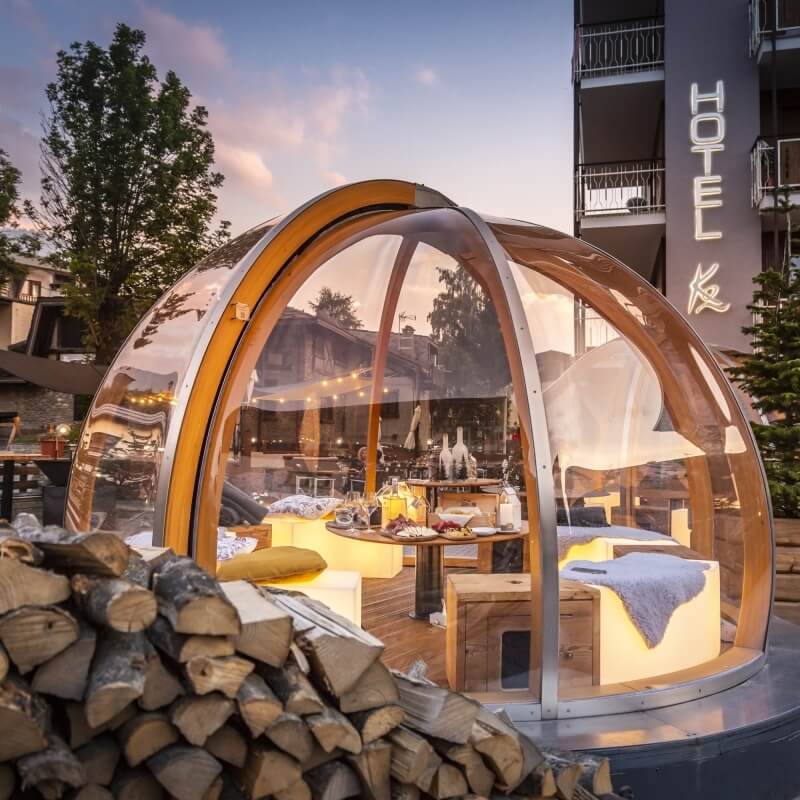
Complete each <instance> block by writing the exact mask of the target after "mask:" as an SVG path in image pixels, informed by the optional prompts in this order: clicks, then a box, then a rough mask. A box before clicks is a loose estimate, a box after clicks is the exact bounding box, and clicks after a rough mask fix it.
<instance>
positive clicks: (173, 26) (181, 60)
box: [139, 3, 231, 73]
mask: <svg viewBox="0 0 800 800" xmlns="http://www.w3.org/2000/svg"><path fill="white" fill-rule="evenodd" d="M139 13H140V15H141V18H142V23H143V27H144V31H145V33H146V34H147V49H148V51H149V52H151V53H152V54H153V57H154V58H153V60H154V61H155V63H156V65H157V66H159V69H160V70H164V69H176V70H177V69H179V68H188V69H190V70H193V71H194V70H197V71H199V72H202V73H217V72H220V71H223V72H227V71H228V70H230V68H231V60H230V58H229V56H228V52H227V49H226V48H225V45H224V43H223V42H222V39H221V36H220V31H219V30H218V29H217V28H212V27H211V26H209V25H193V24H191V23H189V22H184V21H183V20H182V19H179V18H178V17H176V16H173V15H172V14H169V13H167V12H166V11H162V10H161V9H159V8H156V7H155V6H149V5H145V4H144V3H142V4H140V5H139Z"/></svg>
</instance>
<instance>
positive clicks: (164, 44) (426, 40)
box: [0, 0, 572, 234]
mask: <svg viewBox="0 0 800 800" xmlns="http://www.w3.org/2000/svg"><path fill="white" fill-rule="evenodd" d="M0 8H1V9H2V13H0V17H2V25H1V26H0V148H2V149H5V150H6V151H7V152H8V154H9V155H10V157H11V159H12V161H13V162H14V163H15V165H16V166H17V167H18V168H19V169H21V170H22V172H23V183H22V194H23V196H24V197H26V198H30V199H31V200H34V201H36V199H37V198H38V192H39V189H38V186H39V167H38V140H39V135H40V129H41V120H42V114H43V113H45V112H46V100H45V96H44V88H45V85H46V84H47V82H48V81H50V80H52V79H53V78H54V76H55V64H56V53H57V51H58V50H59V49H62V48H66V47H67V46H68V45H69V44H70V43H71V42H73V41H76V40H79V41H86V40H89V39H91V40H93V41H95V42H97V43H99V44H101V45H103V46H107V45H108V43H109V41H110V39H111V36H112V34H113V31H114V27H115V25H116V24H117V23H118V22H125V23H127V24H129V25H131V26H134V27H137V28H141V29H142V30H144V31H145V33H146V35H147V45H146V52H147V53H148V55H149V56H150V58H151V59H152V61H153V63H154V64H155V66H156V68H157V70H158V73H159V75H160V76H161V75H163V74H164V73H165V72H166V70H168V69H172V70H174V71H175V72H176V73H177V74H178V76H179V77H180V78H181V80H182V81H183V82H184V83H185V84H186V85H187V86H188V87H189V89H190V90H191V92H192V94H193V97H194V101H195V102H197V103H200V104H203V105H204V106H206V107H207V109H208V112H209V128H210V130H211V132H212V134H213V136H214V141H215V148H216V151H215V152H216V164H217V168H218V169H219V170H220V171H221V172H222V173H223V174H224V175H225V177H226V180H225V183H224V186H223V188H222V189H221V190H220V193H219V203H218V205H219V216H220V218H224V219H228V220H230V221H231V226H232V232H233V233H234V234H236V233H239V232H241V231H243V230H246V229H247V228H249V227H251V226H252V225H254V224H257V223H258V222H261V221H262V220H265V219H268V218H270V217H272V216H275V215H276V214H280V213H284V212H287V211H290V210H292V209H293V208H295V207H296V206H298V205H300V204H301V203H303V202H305V201H306V200H308V199H309V198H311V197H313V196H315V195H317V194H319V193H320V192H323V191H326V190H327V189H329V188H331V187H333V186H337V185H340V184H343V183H349V182H352V181H358V180H364V179H369V178H401V179H405V180H411V181H416V182H418V183H423V184H426V185H428V186H431V187H433V188H434V189H437V190H438V191H440V192H442V193H443V194H445V195H447V196H448V197H450V198H451V199H452V200H454V201H455V202H456V203H458V204H460V205H464V206H468V207H471V208H473V209H475V210H476V211H480V212H485V213H489V214H493V215H498V216H509V217H514V218H518V219H524V220H528V221H532V222H537V223H540V224H543V225H548V226H550V227H553V228H556V229H559V230H566V231H571V228H572V222H571V204H572V90H571V85H570V56H571V48H572V4H571V3H567V2H564V0H560V2H553V0H493V1H492V2H487V0H402V2H396V1H395V0H291V2H286V0H282V1H281V2H278V1H277V0H260V1H259V2H255V0H250V1H249V2H245V1H244V0H227V2H219V0H215V1H214V2H211V0H194V2H188V1H186V0H184V1H183V2H179V1H178V0H175V1H174V2H169V0H0Z"/></svg>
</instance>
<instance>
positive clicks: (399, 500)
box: [381, 478, 408, 528]
mask: <svg viewBox="0 0 800 800" xmlns="http://www.w3.org/2000/svg"><path fill="white" fill-rule="evenodd" d="M399 484H400V481H399V479H398V478H392V486H391V489H390V491H389V492H387V493H386V494H383V495H382V496H381V508H382V512H381V525H382V526H383V527H384V528H385V527H386V525H387V524H388V523H389V522H391V521H392V520H393V519H397V518H398V517H399V516H401V515H402V516H405V515H406V513H407V511H408V502H407V501H406V498H405V497H403V496H402V495H401V494H400V487H399Z"/></svg>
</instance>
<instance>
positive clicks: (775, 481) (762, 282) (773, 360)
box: [730, 192, 800, 517]
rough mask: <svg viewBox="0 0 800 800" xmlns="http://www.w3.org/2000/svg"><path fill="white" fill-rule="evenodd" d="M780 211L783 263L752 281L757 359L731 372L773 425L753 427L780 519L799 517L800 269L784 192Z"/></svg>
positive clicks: (751, 358)
mask: <svg viewBox="0 0 800 800" xmlns="http://www.w3.org/2000/svg"><path fill="white" fill-rule="evenodd" d="M779 208H780V210H781V212H782V213H783V214H784V215H785V217H786V221H787V237H786V248H785V252H784V255H783V263H782V264H780V265H778V266H777V268H773V269H768V270H765V271H764V272H762V273H761V274H759V275H756V277H755V278H754V279H753V280H754V282H755V284H756V289H755V292H754V295H753V303H752V305H750V306H748V308H749V309H750V310H751V311H752V312H753V317H754V322H753V324H752V325H750V326H749V327H746V328H744V329H743V330H744V333H746V334H747V335H749V336H750V337H751V341H752V345H753V353H752V355H749V356H747V357H746V358H745V359H744V360H743V362H742V363H741V364H740V365H739V366H737V367H734V368H731V369H730V373H731V375H732V377H734V378H735V379H737V380H738V381H740V382H741V385H742V387H743V388H744V389H745V390H746V391H747V392H748V393H749V394H750V395H751V397H752V398H753V405H754V406H755V407H756V408H757V409H758V410H759V411H760V412H761V413H762V414H768V415H769V416H770V418H771V424H769V425H761V424H757V423H753V430H754V432H755V436H756V440H757V442H758V445H759V449H760V450H761V456H762V459H763V461H764V469H765V471H766V473H767V479H768V481H769V488H770V494H771V495H772V505H773V509H774V511H775V515H776V516H779V517H800V270H799V269H798V268H797V267H796V266H795V265H794V264H793V259H794V257H795V254H796V253H797V251H798V244H800V243H799V242H798V238H797V236H796V235H795V234H796V229H795V228H794V226H792V224H791V219H790V215H791V213H792V211H793V210H795V208H796V206H794V205H793V204H792V203H791V202H790V200H789V195H788V192H784V194H783V196H782V198H781V199H780V200H779Z"/></svg>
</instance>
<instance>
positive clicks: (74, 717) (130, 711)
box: [64, 703, 136, 750]
mask: <svg viewBox="0 0 800 800" xmlns="http://www.w3.org/2000/svg"><path fill="white" fill-rule="evenodd" d="M64 713H65V716H66V718H67V727H68V729H69V746H70V747H71V748H72V749H73V750H74V749H76V748H78V747H82V746H83V745H85V744H86V743H87V742H89V741H91V740H92V739H93V738H94V737H95V736H99V735H100V734H101V733H104V732H105V731H108V730H111V731H115V730H116V729H117V728H119V727H120V726H122V725H124V724H125V723H126V722H127V721H128V720H129V719H130V718H131V717H133V716H134V715H135V714H136V706H135V705H134V704H133V703H130V704H129V705H127V706H125V708H123V709H122V710H121V711H120V712H119V713H118V714H117V715H116V716H114V717H112V718H111V719H110V720H109V721H108V722H106V723H104V724H103V725H98V726H97V727H96V728H92V727H91V726H90V725H89V723H88V722H87V720H86V707H85V706H84V705H83V703H66V704H65V705H64Z"/></svg>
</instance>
